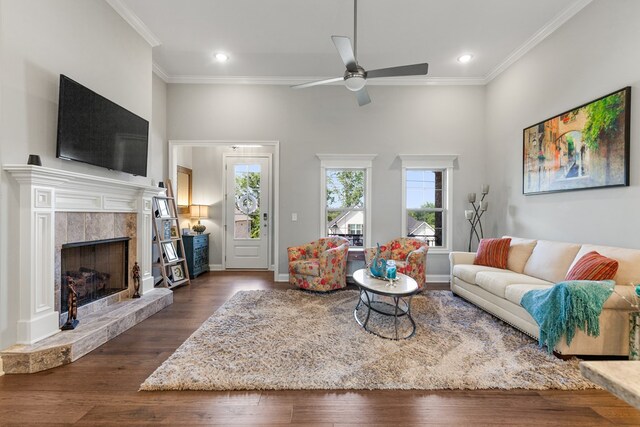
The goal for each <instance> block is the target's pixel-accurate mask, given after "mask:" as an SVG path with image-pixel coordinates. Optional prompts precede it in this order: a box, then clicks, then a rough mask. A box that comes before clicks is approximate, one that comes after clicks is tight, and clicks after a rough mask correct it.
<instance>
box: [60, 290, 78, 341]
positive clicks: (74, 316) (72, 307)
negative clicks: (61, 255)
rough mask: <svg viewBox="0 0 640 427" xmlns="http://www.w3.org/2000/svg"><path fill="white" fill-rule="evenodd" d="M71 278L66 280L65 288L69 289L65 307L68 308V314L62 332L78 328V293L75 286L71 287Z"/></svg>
mask: <svg viewBox="0 0 640 427" xmlns="http://www.w3.org/2000/svg"><path fill="white" fill-rule="evenodd" d="M73 285H74V283H73V278H71V277H69V278H68V280H67V288H69V295H68V297H67V307H69V314H68V315H67V322H66V323H65V324H64V325H62V328H61V329H62V330H63V331H68V330H71V329H75V328H76V326H78V323H79V321H78V293H77V292H76V288H75V286H73Z"/></svg>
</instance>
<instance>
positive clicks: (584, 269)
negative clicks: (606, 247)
mask: <svg viewBox="0 0 640 427" xmlns="http://www.w3.org/2000/svg"><path fill="white" fill-rule="evenodd" d="M617 272H618V261H616V260H615V259H611V258H607V257H606V256H603V255H600V254H599V253H598V252H596V251H591V252H588V253H586V254H584V255H583V256H582V258H580V259H579V260H578V262H576V264H575V265H574V266H573V267H572V268H571V270H569V272H568V273H567V277H565V280H612V279H613V278H614V277H615V276H616V273H617Z"/></svg>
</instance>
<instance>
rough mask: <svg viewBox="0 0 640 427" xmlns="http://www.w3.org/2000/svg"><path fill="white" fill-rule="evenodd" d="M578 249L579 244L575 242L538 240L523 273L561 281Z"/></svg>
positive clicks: (555, 281)
mask: <svg viewBox="0 0 640 427" xmlns="http://www.w3.org/2000/svg"><path fill="white" fill-rule="evenodd" d="M579 250H580V245H578V244H575V243H562V242H551V241H549V240H538V243H536V246H535V248H533V252H532V253H531V256H530V257H529V260H528V261H527V264H526V265H525V266H524V271H523V273H524V274H526V275H527V276H533V277H537V278H538V279H542V280H546V281H548V282H553V283H558V282H561V281H563V280H564V278H565V276H566V275H567V271H569V266H570V265H571V263H572V262H573V260H574V259H575V257H576V254H577V253H578V251H579Z"/></svg>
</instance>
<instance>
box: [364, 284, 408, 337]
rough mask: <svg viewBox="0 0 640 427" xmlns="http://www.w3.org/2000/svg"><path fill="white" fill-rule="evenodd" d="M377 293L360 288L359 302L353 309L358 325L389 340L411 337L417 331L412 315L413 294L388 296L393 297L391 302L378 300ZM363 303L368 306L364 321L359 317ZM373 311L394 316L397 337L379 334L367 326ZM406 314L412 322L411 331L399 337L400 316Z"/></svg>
mask: <svg viewBox="0 0 640 427" xmlns="http://www.w3.org/2000/svg"><path fill="white" fill-rule="evenodd" d="M375 295H376V294H373V293H372V295H371V296H370V295H369V292H367V291H365V290H364V289H360V296H359V297H358V304H356V308H355V309H354V310H353V317H355V319H356V322H358V325H360V326H362V327H363V328H364V330H365V331H367V332H369V333H370V334H374V335H377V336H379V337H380V338H385V339H388V340H401V339H409V338H411V337H412V336H413V335H414V334H415V333H416V322H415V321H414V320H413V317H412V316H411V299H412V298H413V295H409V296H405V297H399V296H388V298H391V299H392V300H393V304H389V303H387V302H384V301H376V300H375ZM361 304H364V306H365V307H367V314H366V317H365V319H364V322H363V321H362V320H360V319H359V318H358V309H359V308H360V305H361ZM371 311H375V312H376V313H378V314H381V315H383V316H390V317H393V323H394V329H395V337H389V336H385V335H382V334H379V333H377V332H375V331H372V330H371V329H369V328H368V327H367V325H368V324H369V318H370V316H371ZM404 316H406V317H407V319H409V322H411V333H409V335H407V336H404V337H398V318H400V317H404Z"/></svg>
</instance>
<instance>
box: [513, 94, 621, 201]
mask: <svg viewBox="0 0 640 427" xmlns="http://www.w3.org/2000/svg"><path fill="white" fill-rule="evenodd" d="M630 109H631V88H630V87H626V88H624V89H621V90H619V91H616V92H614V93H611V94H609V95H606V96H603V97H602V98H599V99H596V100H595V101H592V102H589V103H588V104H585V105H582V106H580V107H577V108H575V109H573V110H571V111H567V112H566V113H563V114H560V115H558V116H555V117H553V118H551V119H548V120H545V121H543V122H541V123H538V124H536V125H533V126H531V127H528V128H526V129H524V131H523V152H524V159H523V167H522V171H523V183H522V192H523V194H525V195H529V194H540V193H550V192H557V191H571V190H583V189H589V188H601V187H615V186H625V185H626V186H628V185H629V121H630V117H631V114H630V113H631V111H630Z"/></svg>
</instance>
